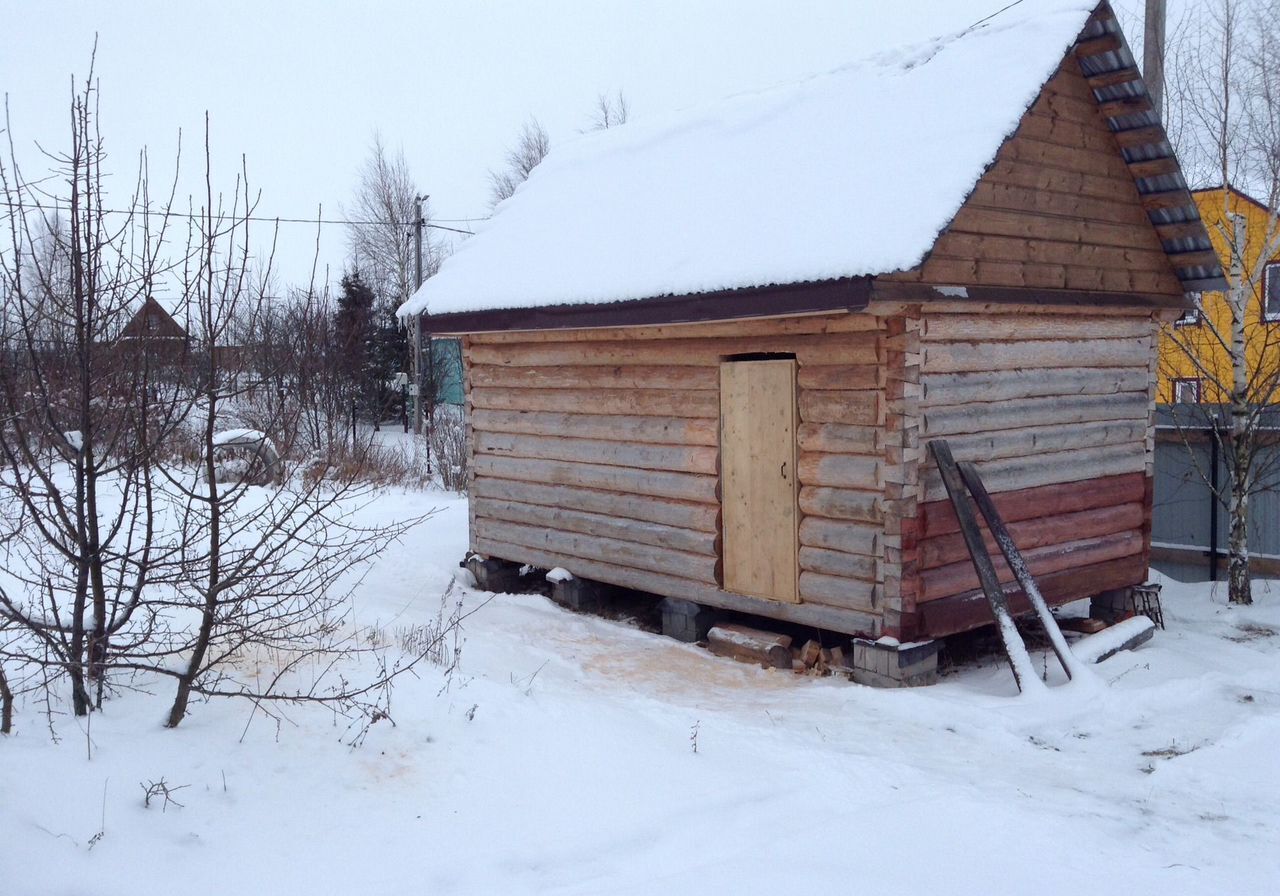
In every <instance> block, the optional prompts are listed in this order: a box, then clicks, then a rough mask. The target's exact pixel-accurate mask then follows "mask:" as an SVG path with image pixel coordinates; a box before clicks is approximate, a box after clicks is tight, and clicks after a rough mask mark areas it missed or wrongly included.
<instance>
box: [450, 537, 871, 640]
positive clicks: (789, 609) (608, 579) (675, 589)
mask: <svg viewBox="0 0 1280 896" xmlns="http://www.w3.org/2000/svg"><path fill="white" fill-rule="evenodd" d="M472 547H473V548H474V549H475V550H476V551H478V552H480V553H482V554H485V555H487V556H490V557H500V558H502V559H504V560H514V561H516V562H519V563H529V564H532V565H534V566H540V567H544V568H546V569H550V568H552V567H555V566H561V567H564V568H565V569H567V570H569V571H570V572H571V573H573V574H574V575H576V576H580V577H582V578H587V579H594V580H596V581H598V582H605V583H608V584H610V585H618V586H620V587H623V588H634V589H636V590H637V591H646V592H649V593H651V594H660V595H663V596H665V597H678V598H681V599H682V600H689V601H694V602H695V603H699V604H705V605H706V606H709V607H720V608H722V609H726V610H735V611H738V612H741V613H752V614H755V615H757V616H764V617H767V618H770V619H783V620H786V621H788V622H795V623H797V624H799V625H811V626H814V627H815V628H821V629H826V630H828V631H833V632H845V633H846V634H870V635H873V636H874V635H878V634H879V633H880V627H881V619H880V615H879V614H878V613H874V612H873V613H867V612H862V611H858V610H849V609H845V608H842V607H832V606H826V605H823V604H821V603H800V604H791V603H782V602H781V601H774V600H765V599H763V598H758V597H750V596H747V595H744V594H734V593H732V592H728V591H723V590H721V589H720V588H717V587H715V586H713V585H706V584H703V583H701V582H695V581H692V580H690V579H681V578H679V577H677V576H668V575H663V574H661V573H655V572H647V571H645V570H640V569H632V568H630V567H627V566H620V565H618V564H616V563H606V562H602V561H597V560H587V559H583V558H575V557H571V556H567V555H565V554H559V553H555V552H553V551H548V550H543V549H539V548H531V547H527V546H524V545H517V544H512V543H510V542H502V541H498V540H495V539H491V538H485V537H479V538H476V539H474V541H473V542H472Z"/></svg>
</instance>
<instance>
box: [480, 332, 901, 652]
mask: <svg viewBox="0 0 1280 896" xmlns="http://www.w3.org/2000/svg"><path fill="white" fill-rule="evenodd" d="M883 352H884V346H883V333H882V323H881V322H880V321H879V320H877V319H876V318H875V317H873V316H871V315H866V314H846V315H817V316H805V317H794V318H783V319H777V320H749V321H739V322H736V323H714V324H690V325H682V326H664V327H645V328H631V329H625V330H623V329H607V330H574V331H556V332H538V333H498V334H488V335H476V336H472V337H470V339H469V342H468V351H467V358H466V361H467V375H468V399H469V401H470V409H471V414H470V422H471V427H472V434H471V441H472V447H473V463H472V468H473V472H472V476H473V479H472V484H471V508H472V528H471V542H472V548H473V549H474V550H476V551H477V552H479V553H482V554H486V555H490V556H494V557H500V558H503V559H507V560H514V561H519V562H524V563H531V564H534V565H537V566H563V567H564V568H566V569H568V570H569V571H570V572H573V573H575V574H577V575H581V576H584V577H587V578H595V579H598V580H601V581H605V582H610V583H613V584H617V585H621V586H624V587H630V588H636V589H639V590H644V591H650V592H653V593H655V594H662V595H669V596H672V597H682V598H686V599H689V600H695V601H700V602H702V603H708V604H712V605H715V606H728V607H731V608H736V609H742V610H745V611H748V612H757V613H760V612H763V613H764V614H765V615H775V616H778V617H780V618H789V619H793V620H795V621H804V622H809V623H812V624H815V625H823V626H825V627H828V628H833V629H837V630H844V631H851V632H852V631H858V632H867V633H876V632H878V631H879V627H880V617H881V613H882V606H881V605H882V591H883V572H882V560H881V558H882V550H883V543H882V529H881V524H882V521H883V506H882V496H883V475H884V470H883V466H884V459H885V439H884V436H883V424H884V419H885V405H884V401H883V392H884V390H883V382H884V367H883ZM756 353H786V354H794V355H795V356H796V359H797V362H798V372H797V384H798V390H799V392H798V409H799V416H800V425H799V429H798V431H797V448H798V454H797V474H798V477H799V485H800V489H799V503H800V508H801V513H800V523H799V542H800V551H799V555H798V565H799V592H800V599H801V603H800V604H799V605H791V606H784V605H781V604H778V603H776V602H773V601H762V600H758V599H752V598H744V597H741V596H739V595H733V594H729V593H727V592H724V591H723V590H722V589H721V587H720V585H721V583H722V582H723V570H722V569H721V568H720V566H719V563H720V557H721V556H722V553H721V541H720V539H721V534H720V517H719V491H718V468H719V365H720V363H721V362H722V361H723V360H726V359H729V358H732V357H734V356H739V355H751V354H756Z"/></svg>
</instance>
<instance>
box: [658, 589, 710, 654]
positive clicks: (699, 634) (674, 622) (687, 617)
mask: <svg viewBox="0 0 1280 896" xmlns="http://www.w3.org/2000/svg"><path fill="white" fill-rule="evenodd" d="M661 607H662V633H663V634H664V635H666V636H667V637H668V638H675V639H676V640H677V641H684V642H686V643H688V644H692V643H694V642H696V641H705V640H706V637H707V632H709V631H711V626H713V625H715V622H716V617H717V614H716V612H715V611H714V610H712V609H710V608H708V607H704V606H703V605H702V604H695V603H694V602H693V601H691V600H681V599H680V598H677V597H664V598H663V599H662V603H661Z"/></svg>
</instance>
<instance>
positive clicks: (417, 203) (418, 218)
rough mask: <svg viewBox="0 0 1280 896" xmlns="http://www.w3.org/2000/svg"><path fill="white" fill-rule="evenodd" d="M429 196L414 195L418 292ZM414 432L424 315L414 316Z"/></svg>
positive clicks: (417, 429) (418, 427) (418, 420)
mask: <svg viewBox="0 0 1280 896" xmlns="http://www.w3.org/2000/svg"><path fill="white" fill-rule="evenodd" d="M427 198H429V197H427V196H414V197H413V201H414V207H415V211H414V216H413V236H414V251H413V260H414V277H413V288H414V291H415V292H416V291H417V289H418V288H419V287H420V286H422V230H423V227H424V225H425V224H426V223H427V222H426V220H425V219H424V218H423V217H422V203H423V201H424V200H425V199H427ZM413 432H414V434H415V435H421V434H422V315H421V313H419V314H417V315H416V316H415V317H414V318H413Z"/></svg>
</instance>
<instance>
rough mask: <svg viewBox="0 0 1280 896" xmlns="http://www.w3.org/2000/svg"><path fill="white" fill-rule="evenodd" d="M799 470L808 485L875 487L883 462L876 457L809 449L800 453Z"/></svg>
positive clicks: (804, 482)
mask: <svg viewBox="0 0 1280 896" xmlns="http://www.w3.org/2000/svg"><path fill="white" fill-rule="evenodd" d="M799 473H800V482H801V483H802V484H804V485H820V486H821V485H826V486H833V487H835V488H861V489H875V488H876V487H877V483H878V481H879V475H880V464H879V462H878V461H877V460H876V459H875V458H872V457H860V456H858V455H853V454H814V453H809V452H806V453H804V454H801V455H800V459H799Z"/></svg>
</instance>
